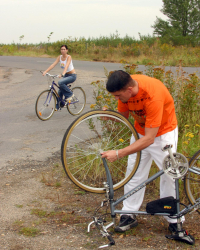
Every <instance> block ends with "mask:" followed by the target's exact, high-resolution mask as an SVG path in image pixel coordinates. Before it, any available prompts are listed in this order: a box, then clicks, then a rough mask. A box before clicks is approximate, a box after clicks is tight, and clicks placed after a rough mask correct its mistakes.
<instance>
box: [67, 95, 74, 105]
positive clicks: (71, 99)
mask: <svg viewBox="0 0 200 250" xmlns="http://www.w3.org/2000/svg"><path fill="white" fill-rule="evenodd" d="M73 99H74V94H72V96H70V97H68V98H66V99H65V104H67V103H69V102H72V101H73Z"/></svg>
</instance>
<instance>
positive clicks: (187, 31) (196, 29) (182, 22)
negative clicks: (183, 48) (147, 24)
mask: <svg viewBox="0 0 200 250" xmlns="http://www.w3.org/2000/svg"><path fill="white" fill-rule="evenodd" d="M162 1H163V8H162V9H161V12H162V13H163V14H164V15H166V16H167V17H168V20H167V21H165V20H163V19H161V18H159V17H156V21H155V23H154V25H153V26H152V28H154V34H156V35H158V36H161V37H164V36H166V35H167V36H182V37H186V36H197V37H199V36H200V0H162Z"/></svg>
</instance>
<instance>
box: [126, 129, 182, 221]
mask: <svg viewBox="0 0 200 250" xmlns="http://www.w3.org/2000/svg"><path fill="white" fill-rule="evenodd" d="M139 137H140V138H141V137H143V136H142V135H140V134H139ZM134 141H135V138H134V137H133V136H132V137H131V141H130V144H132V143H134ZM177 143H178V128H176V129H175V130H173V131H171V132H168V133H166V134H164V135H161V136H159V137H156V138H155V140H154V143H153V144H152V145H150V146H149V147H147V148H145V149H143V150H142V154H141V160H140V165H139V167H138V169H137V171H136V173H135V175H134V176H133V177H132V179H131V180H130V181H129V182H128V183H127V184H126V185H125V186H124V193H125V194H126V193H127V192H129V191H130V190H132V189H133V188H135V187H136V186H138V185H139V184H141V183H142V182H143V181H145V180H147V179H148V175H149V171H150V168H151V164H152V160H154V162H155V163H156V165H157V166H158V168H159V169H160V170H161V169H162V162H163V159H164V158H165V156H166V155H168V151H166V152H163V151H162V150H161V149H162V148H163V147H164V146H166V145H167V144H172V145H173V147H172V152H176V149H177ZM135 158H136V155H135V154H132V155H129V157H128V166H127V173H126V174H129V173H130V171H131V170H132V167H133V165H134V162H135ZM144 193H145V188H142V189H141V190H140V191H138V192H136V193H135V194H133V195H132V196H130V197H129V198H127V199H126V200H124V202H123V208H122V210H132V211H139V209H140V206H141V205H142V202H143V198H144ZM167 196H173V197H176V193H175V180H174V179H172V177H170V176H169V175H167V174H165V173H164V174H163V175H161V176H160V198H163V197H167ZM165 218H166V219H167V221H168V222H169V223H176V222H177V220H176V219H171V218H169V217H168V216H166V217H165ZM182 220H184V218H182Z"/></svg>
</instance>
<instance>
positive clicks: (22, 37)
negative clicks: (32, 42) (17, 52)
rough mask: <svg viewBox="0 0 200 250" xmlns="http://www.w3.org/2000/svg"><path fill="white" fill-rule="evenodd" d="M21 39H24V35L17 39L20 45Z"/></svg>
mask: <svg viewBox="0 0 200 250" xmlns="http://www.w3.org/2000/svg"><path fill="white" fill-rule="evenodd" d="M23 39H24V35H22V36H20V37H19V41H20V43H21V41H22V40H23Z"/></svg>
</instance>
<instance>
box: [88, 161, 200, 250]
mask: <svg viewBox="0 0 200 250" xmlns="http://www.w3.org/2000/svg"><path fill="white" fill-rule="evenodd" d="M102 160H103V165H104V168H105V171H106V177H107V183H105V190H106V194H107V199H108V202H109V205H110V210H111V217H112V222H111V223H109V224H108V225H107V226H104V225H103V222H102V221H100V220H99V219H98V218H95V217H94V221H92V222H90V223H89V224H88V232H90V226H91V225H92V224H93V223H95V225H96V226H97V227H100V226H101V227H102V230H101V233H102V235H103V236H106V237H107V238H108V239H109V241H110V243H109V244H107V245H104V246H101V247H99V248H104V247H108V246H111V245H114V244H115V242H114V240H113V239H112V237H111V236H110V234H109V233H108V232H107V229H108V228H109V227H111V226H115V217H116V214H138V215H158V216H169V217H170V218H173V219H177V230H178V231H177V233H176V234H173V235H166V237H167V238H169V239H179V240H183V239H184V240H183V241H185V242H187V243H189V244H191V245H192V244H194V242H193V239H191V238H190V237H191V236H190V235H187V232H186V231H184V230H183V229H182V223H181V217H182V216H183V215H185V214H187V213H188V212H190V211H191V210H193V209H195V208H196V209H197V208H198V206H200V198H199V199H197V200H196V203H195V204H194V205H191V204H190V205H188V206H185V208H184V209H182V210H181V211H180V200H179V180H178V179H175V190H176V201H177V213H176V214H173V215H172V214H170V213H153V214H152V213H147V212H146V211H126V210H116V209H115V207H116V206H117V205H118V204H119V203H121V202H122V201H124V200H125V199H127V198H128V197H130V196H131V195H133V194H135V193H136V192H137V191H139V190H140V189H142V188H144V187H146V185H147V184H149V183H150V182H152V181H153V180H155V179H157V178H158V177H160V176H161V175H163V174H164V173H165V172H164V171H163V170H160V171H159V172H157V173H156V174H154V175H153V176H151V177H150V178H148V179H147V180H146V181H144V182H142V183H141V184H139V185H138V186H137V187H135V188H133V189H132V190H131V191H129V192H128V193H126V194H124V195H123V196H121V197H120V198H119V199H117V200H116V201H114V190H113V181H112V177H111V174H110V170H109V168H108V165H107V162H106V160H105V159H104V158H102ZM188 171H190V172H193V173H196V174H200V171H199V170H198V169H195V168H189V169H188ZM103 205H104V204H103V203H102V205H101V207H103ZM185 232H186V233H185Z"/></svg>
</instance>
